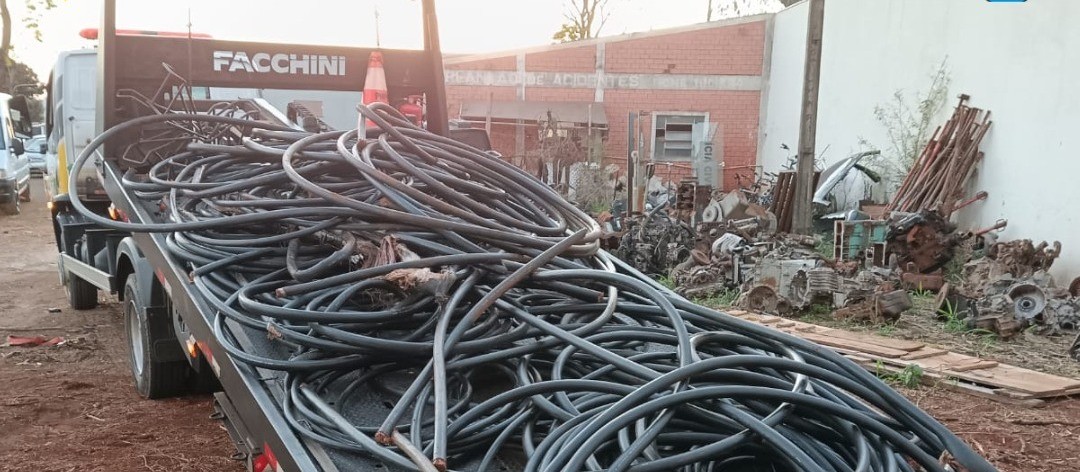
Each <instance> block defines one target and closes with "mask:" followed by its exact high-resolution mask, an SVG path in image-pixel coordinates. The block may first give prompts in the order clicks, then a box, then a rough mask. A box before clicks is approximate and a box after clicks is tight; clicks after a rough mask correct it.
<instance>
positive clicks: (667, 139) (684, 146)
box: [652, 112, 709, 161]
mask: <svg viewBox="0 0 1080 472" xmlns="http://www.w3.org/2000/svg"><path fill="white" fill-rule="evenodd" d="M708 121H709V114H708V113H699V112H657V113H653V139H652V144H653V145H652V158H653V160H656V161H689V160H691V159H693V157H694V152H695V150H696V149H697V148H698V145H699V144H700V143H701V140H702V138H703V136H704V131H705V123H708Z"/></svg>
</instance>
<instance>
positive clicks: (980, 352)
mask: <svg viewBox="0 0 1080 472" xmlns="http://www.w3.org/2000/svg"><path fill="white" fill-rule="evenodd" d="M971 333H972V334H977V335H978V336H979V340H978V341H977V342H976V343H975V347H974V348H973V349H974V351H975V355H976V356H977V357H984V356H985V355H986V354H987V353H989V352H991V351H993V350H994V348H996V347H997V343H998V341H999V340H1000V339H999V338H998V335H997V333H994V332H993V331H988V330H985V329H974V330H971Z"/></svg>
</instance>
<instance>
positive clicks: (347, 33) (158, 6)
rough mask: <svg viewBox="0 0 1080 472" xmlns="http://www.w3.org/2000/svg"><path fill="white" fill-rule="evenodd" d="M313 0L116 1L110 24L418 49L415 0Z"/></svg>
mask: <svg viewBox="0 0 1080 472" xmlns="http://www.w3.org/2000/svg"><path fill="white" fill-rule="evenodd" d="M314 3H317V4H318V7H317V8H315V7H314V5H313V4H312V3H311V2H295V1H285V0H230V1H226V2H223V1H221V0H188V1H184V2H147V1H145V0H120V1H117V3H116V28H117V29H118V30H124V29H127V30H140V31H162V32H172V33H185V34H186V33H187V32H188V24H189V18H190V25H191V31H192V32H193V33H198V34H208V35H210V36H213V37H214V39H221V40H235V41H253V42H264V43H292V44H317V45H323V46H352V47H376V46H379V47H383V48H389V49H423V46H424V42H423V38H424V36H423V25H422V16H421V3H420V2H419V1H404V0H319V1H318V2H314ZM376 11H377V12H378V22H377V23H378V34H376V17H375V14H376ZM189 15H190V16H189Z"/></svg>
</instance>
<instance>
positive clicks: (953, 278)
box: [941, 255, 966, 285]
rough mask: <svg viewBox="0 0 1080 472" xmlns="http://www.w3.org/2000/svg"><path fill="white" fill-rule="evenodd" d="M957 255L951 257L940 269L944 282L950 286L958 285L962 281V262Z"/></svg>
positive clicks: (961, 258) (962, 258) (962, 259)
mask: <svg viewBox="0 0 1080 472" xmlns="http://www.w3.org/2000/svg"><path fill="white" fill-rule="evenodd" d="M965 259H966V258H964V257H960V256H959V255H957V256H955V257H953V258H952V259H950V260H949V262H947V263H946V264H945V267H943V268H942V269H941V271H942V272H944V273H945V281H946V282H948V283H950V284H952V285H959V284H961V283H963V281H964V260H965Z"/></svg>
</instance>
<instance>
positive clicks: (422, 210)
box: [69, 104, 994, 472]
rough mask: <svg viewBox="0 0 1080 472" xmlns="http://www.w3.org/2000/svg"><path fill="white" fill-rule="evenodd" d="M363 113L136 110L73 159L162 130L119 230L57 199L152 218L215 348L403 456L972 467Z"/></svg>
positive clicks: (841, 377) (518, 183) (866, 388)
mask: <svg viewBox="0 0 1080 472" xmlns="http://www.w3.org/2000/svg"><path fill="white" fill-rule="evenodd" d="M231 109H232V108H229V107H218V108H215V110H217V111H216V112H215V113H218V112H220V113H225V112H226V111H225V110H231ZM359 111H360V114H361V117H362V119H364V120H370V121H371V123H373V124H374V126H375V128H376V129H375V130H369V131H371V132H369V133H366V134H365V135H364V137H363V138H361V137H360V133H358V132H357V131H356V130H349V131H333V132H326V133H318V134H310V133H304V132H299V131H296V130H294V129H291V128H288V127H284V126H277V125H271V124H266V123H262V122H256V121H253V120H251V119H250V117H249V119H242V118H229V117H226V116H222V115H211V114H206V115H203V114H176V113H165V114H161V115H155V116H150V117H144V118H136V119H133V120H129V121H127V122H124V123H122V124H120V125H118V126H116V127H114V128H112V129H110V130H108V131H106V132H105V133H103V134H102V135H100V136H98V137H97V138H96V139H94V140H93V141H92V142H91V143H90V144H89V145H88V146H87V147H86V148H85V149H84V150H83V152H82V153H81V154H80V155H79V156H78V158H77V159H75V161H74V163H73V169H72V170H71V172H72V173H73V175H77V174H78V172H79V170H80V169H82V168H83V167H85V166H86V165H89V164H90V161H91V159H92V156H95V155H96V154H97V153H98V151H99V149H100V148H101V146H102V145H106V144H107V145H108V146H110V148H107V149H106V150H107V151H109V152H111V146H113V145H114V143H115V142H116V141H118V140H119V139H120V138H121V137H125V136H142V135H143V134H142V133H144V131H145V132H146V133H147V134H149V135H151V136H152V139H148V140H147V146H152V145H154V144H153V143H152V142H151V141H154V142H157V141H161V140H163V139H165V140H172V142H174V143H179V144H181V145H177V146H175V149H176V151H175V152H174V153H173V154H172V155H167V156H161V157H160V158H159V159H158V160H157V162H149V163H146V164H144V165H142V166H141V167H133V168H128V169H120V170H122V171H123V177H122V179H121V180H120V182H119V184H120V185H121V186H122V187H124V188H125V189H126V191H127V192H128V193H127V195H129V196H132V197H134V199H135V200H136V205H138V206H141V208H140V209H139V210H138V211H136V213H137V214H135V215H129V217H130V219H131V221H114V220H111V219H108V218H105V217H103V216H100V215H95V214H92V213H90V211H89V210H88V209H87V207H86V205H85V204H84V203H83V202H82V201H81V200H80V199H79V198H78V194H77V192H76V191H75V190H76V189H75V188H74V187H75V182H74V181H72V182H71V183H70V184H69V186H70V195H71V200H72V206H73V207H74V208H75V209H77V210H78V211H80V212H82V213H84V214H85V215H86V216H87V218H88V219H89V220H90V221H92V222H94V223H97V224H100V225H102V226H104V227H107V228H113V229H117V230H123V231H133V232H145V233H166V234H167V236H166V237H165V238H163V239H162V240H163V241H164V246H165V248H166V250H167V251H168V252H169V255H170V256H171V258H172V259H173V260H174V261H176V263H178V264H181V265H182V266H183V268H184V270H186V271H188V272H189V274H190V277H191V282H192V284H191V286H190V287H189V288H190V291H191V292H192V293H194V294H195V296H197V297H200V298H202V299H203V300H204V301H205V302H206V304H207V305H208V306H210V307H211V308H212V309H213V313H206V314H204V315H205V316H208V317H209V319H208V320H207V322H208V323H210V324H211V326H212V327H213V332H214V335H215V336H216V338H217V340H218V342H219V344H220V345H221V346H222V347H223V348H224V349H225V351H226V353H227V355H229V356H230V357H231V358H232V359H233V360H234V361H236V362H240V363H243V364H247V365H250V366H253V367H259V368H263V369H270V370H273V371H278V372H279V373H280V375H281V376H282V378H283V379H284V382H282V383H281V385H283V388H284V390H285V392H284V395H282V396H281V398H282V404H281V408H282V412H283V414H284V417H285V418H286V420H287V421H288V423H289V425H290V426H291V427H293V428H294V429H296V430H297V431H298V433H299V434H301V435H303V436H304V437H306V438H309V439H311V440H312V441H316V442H318V443H321V444H323V445H326V446H329V447H332V448H335V449H338V450H340V451H341V452H342V453H343V454H353V455H358V456H360V457H362V458H364V460H369V461H375V462H381V463H383V464H384V465H386V466H388V467H391V468H401V469H416V470H448V469H453V470H492V469H494V468H495V467H496V465H497V464H501V465H502V466H503V467H506V468H508V469H521V470H528V471H545V472H547V471H564V470H607V471H620V472H621V471H632V472H644V471H681V472H696V471H717V470H747V471H750V470H792V471H815V472H816V471H844V472H848V471H858V472H863V471H869V470H875V471H876V470H883V471H909V470H913V468H914V467H919V468H921V469H922V470H929V471H940V470H945V469H944V466H943V465H942V464H941V462H940V461H939V458H940V457H941V456H942V455H943V454H945V453H946V452H947V453H948V455H949V456H951V457H952V458H953V460H955V461H956V462H957V463H959V464H961V465H962V466H963V467H965V468H966V469H967V470H970V471H973V472H984V471H991V470H994V468H993V466H991V465H990V464H989V463H988V462H987V461H986V460H985V459H983V458H982V457H980V456H979V455H978V454H976V453H975V452H974V451H972V450H971V448H970V447H968V446H967V445H966V444H965V443H964V442H963V441H962V440H960V439H959V438H957V437H956V436H955V435H954V434H953V433H951V432H950V431H949V430H948V429H946V428H945V427H944V426H942V425H941V424H940V423H938V422H937V421H935V420H934V419H933V418H931V417H930V416H929V415H927V414H926V413H925V412H923V411H921V410H919V409H918V408H917V407H915V406H914V405H912V404H911V403H910V402H909V401H907V400H906V399H904V398H903V397H902V396H901V395H899V394H898V393H897V392H895V391H894V390H892V389H891V388H889V387H888V386H887V385H885V384H883V383H882V382H881V381H880V380H878V379H877V378H875V377H874V376H873V375H871V374H870V373H868V372H867V371H866V370H865V369H863V368H862V367H860V366H858V365H856V364H854V363H853V362H851V361H850V360H848V359H846V358H844V357H843V356H840V355H838V354H837V353H835V352H833V351H831V350H828V349H825V348H823V347H821V346H818V345H816V344H813V343H811V342H808V341H805V340H802V339H799V338H796V337H793V336H790V335H787V334H784V333H780V332H777V331H774V330H771V329H769V328H766V327H762V326H758V325H755V324H752V323H749V322H746V321H744V320H741V319H738V318H735V317H731V316H728V315H726V314H724V313H721V312H717V311H715V310H711V309H707V308H704V307H701V306H698V305H695V304H693V303H690V302H688V301H686V300H684V299H682V298H680V297H678V296H676V295H674V294H673V293H672V292H671V291H669V290H667V289H666V288H664V287H663V286H662V285H660V284H658V283H657V282H655V281H653V280H651V279H649V278H648V277H646V276H644V275H642V274H641V273H639V272H637V271H636V270H634V269H633V268H631V267H629V266H628V265H626V264H624V263H623V262H621V261H619V260H617V259H615V258H613V257H611V256H610V255H608V254H607V253H605V252H603V251H600V250H599V236H600V231H599V226H598V225H597V224H596V223H595V222H594V221H593V220H592V219H591V218H589V217H588V216H587V215H586V214H585V213H584V212H582V211H580V210H579V209H577V208H576V207H574V206H573V205H571V204H570V203H568V202H567V201H566V200H564V199H563V198H562V197H561V196H560V195H559V194H558V193H556V192H555V191H554V190H552V188H551V187H550V186H548V185H547V184H545V183H544V182H541V181H539V180H537V179H536V178H534V177H532V176H530V175H528V174H526V173H525V172H523V171H521V170H520V169H518V168H516V167H514V166H513V165H511V164H510V163H508V162H506V161H504V160H502V159H500V158H499V157H497V156H495V155H493V154H490V153H487V152H484V151H481V150H478V149H475V148H472V147H470V146H468V145H466V144H463V143H459V142H456V141H453V140H451V139H449V138H446V137H442V136H436V135H433V134H431V133H429V132H427V131H425V130H424V129H422V128H420V127H418V126H416V125H414V124H412V123H411V122H409V121H408V120H407V119H406V118H405V117H404V116H402V115H401V114H400V113H398V112H397V111H396V110H394V109H393V108H391V107H389V106H387V105H383V104H375V105H373V106H371V107H365V106H361V107H359ZM163 128H164V129H166V131H164V132H163V131H161V130H162V129H163ZM162 133H165V134H162ZM169 133H171V134H169ZM129 144H134V145H135V146H136V147H137V146H140V145H142V143H141V142H135V143H129ZM170 149H171V148H170ZM144 154H145V155H152V153H142V154H139V155H144ZM656 211H660V210H656ZM242 332H243V333H242ZM241 334H245V335H243V336H242V335H241ZM256 340H257V341H258V342H255V341H256ZM372 436H373V437H372Z"/></svg>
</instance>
